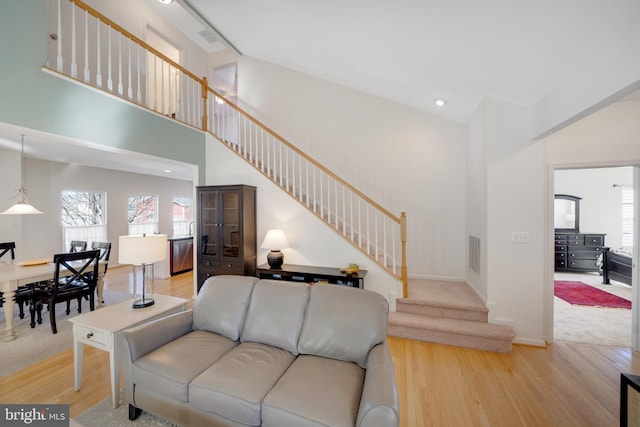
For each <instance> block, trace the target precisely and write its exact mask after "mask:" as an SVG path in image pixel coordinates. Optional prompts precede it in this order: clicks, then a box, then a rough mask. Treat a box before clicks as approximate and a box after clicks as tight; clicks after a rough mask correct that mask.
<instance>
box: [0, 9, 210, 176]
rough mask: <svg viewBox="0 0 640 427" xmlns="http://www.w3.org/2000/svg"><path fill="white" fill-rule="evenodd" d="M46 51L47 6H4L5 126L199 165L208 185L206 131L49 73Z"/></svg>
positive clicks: (0, 60) (0, 108)
mask: <svg viewBox="0 0 640 427" xmlns="http://www.w3.org/2000/svg"><path fill="white" fill-rule="evenodd" d="M46 49H47V2H45V1H43V0H20V1H10V2H3V3H2V11H1V13H0V122H4V123H10V124H14V125H17V126H22V127H26V128H31V129H36V130H39V131H43V132H48V133H53V134H56V135H62V136H65V137H70V138H74V139H78V140H82V141H88V142H92V143H97V144H102V145H105V146H110V147H117V148H123V149H127V150H131V151H136V152H139V153H144V154H150V155H154V156H159V157H164V158H167V159H173V160H177V161H181V162H185V163H190V164H194V165H197V166H198V167H199V176H198V181H199V182H202V183H203V182H204V177H205V174H206V171H205V135H204V133H203V132H200V131H197V130H195V129H192V128H189V127H187V126H183V125H181V124H178V123H175V122H173V121H171V120H167V119H166V118H164V117H161V116H159V115H156V114H154V113H151V112H148V111H145V110H143V109H141V108H138V107H135V106H133V105H130V104H128V103H126V102H124V101H121V100H119V99H115V98H112V97H110V96H105V95H104V94H102V93H99V92H97V91H95V90H92V89H90V88H88V87H85V86H83V85H79V84H76V83H73V82H70V81H67V80H65V79H62V78H59V77H57V76H54V75H51V74H48V73H46V72H44V71H43V70H42V66H43V65H44V63H45V61H46ZM196 184H197V183H196Z"/></svg>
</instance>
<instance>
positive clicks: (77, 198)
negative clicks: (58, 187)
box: [62, 191, 104, 226]
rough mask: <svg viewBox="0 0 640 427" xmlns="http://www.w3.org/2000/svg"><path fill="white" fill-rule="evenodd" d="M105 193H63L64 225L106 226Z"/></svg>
mask: <svg viewBox="0 0 640 427" xmlns="http://www.w3.org/2000/svg"><path fill="white" fill-rule="evenodd" d="M103 215H104V193H93V192H88V191H63V192H62V224H63V225H70V226H79V225H99V224H104V216H103Z"/></svg>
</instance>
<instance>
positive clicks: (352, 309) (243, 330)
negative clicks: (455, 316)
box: [118, 276, 399, 427]
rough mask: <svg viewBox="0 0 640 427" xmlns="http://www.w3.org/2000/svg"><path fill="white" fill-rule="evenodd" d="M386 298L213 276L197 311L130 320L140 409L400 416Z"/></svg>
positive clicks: (336, 420) (131, 382) (197, 421)
mask: <svg viewBox="0 0 640 427" xmlns="http://www.w3.org/2000/svg"><path fill="white" fill-rule="evenodd" d="M387 314H388V304H387V301H386V300H385V299H384V298H383V297H382V296H381V295H379V294H378V293H375V292H372V291H367V290H361V289H354V288H347V287H343V286H337V285H314V286H310V285H307V284H305V283H295V282H286V281H272V280H258V279H256V278H254V277H245V276H214V277H211V278H209V279H208V280H207V281H206V282H205V284H204V286H203V287H202V288H201V290H200V293H199V294H198V296H197V298H196V300H195V302H194V305H193V310H190V311H187V312H184V313H179V314H175V315H171V316H168V317H166V318H163V319H160V320H157V321H154V322H151V323H148V324H146V325H142V326H140V327H137V328H133V329H129V330H126V331H124V332H123V333H122V334H121V335H120V337H119V338H118V339H120V344H121V346H120V348H121V351H122V354H121V356H122V357H121V358H122V363H123V373H124V381H125V387H124V389H125V396H126V397H125V398H126V401H127V402H128V403H129V418H131V419H135V418H136V417H137V416H138V415H139V414H140V412H141V411H142V410H144V411H147V412H149V413H152V414H155V415H158V416H160V417H162V418H164V419H166V420H169V421H171V422H174V423H176V424H178V425H181V426H198V427H200V426H205V425H206V426H265V427H266V426H275V427H286V426H292V427H306V426H363V427H364V426H398V424H399V408H398V397H397V386H396V381H395V375H394V369H393V361H392V359H391V354H390V352H389V349H388V347H387V343H386V334H387Z"/></svg>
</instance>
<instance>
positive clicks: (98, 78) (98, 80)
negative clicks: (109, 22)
mask: <svg viewBox="0 0 640 427" xmlns="http://www.w3.org/2000/svg"><path fill="white" fill-rule="evenodd" d="M100 24H101V22H100V20H98V21H97V23H96V25H97V28H96V86H97V87H99V88H101V87H102V69H101V59H102V58H100Z"/></svg>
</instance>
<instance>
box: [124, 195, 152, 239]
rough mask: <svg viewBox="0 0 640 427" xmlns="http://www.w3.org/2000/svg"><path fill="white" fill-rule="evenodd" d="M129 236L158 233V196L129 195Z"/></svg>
mask: <svg viewBox="0 0 640 427" xmlns="http://www.w3.org/2000/svg"><path fill="white" fill-rule="evenodd" d="M127 220H128V222H129V234H154V233H157V232H158V196H150V195H146V194H129V210H128V214H127Z"/></svg>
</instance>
